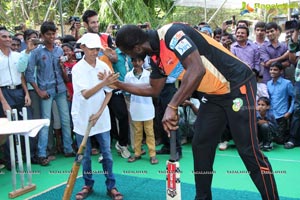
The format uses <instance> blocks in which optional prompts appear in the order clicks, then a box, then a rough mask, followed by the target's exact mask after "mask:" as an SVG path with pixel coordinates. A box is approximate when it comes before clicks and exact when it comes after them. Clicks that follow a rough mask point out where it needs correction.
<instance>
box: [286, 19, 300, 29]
mask: <svg viewBox="0 0 300 200" xmlns="http://www.w3.org/2000/svg"><path fill="white" fill-rule="evenodd" d="M292 29H294V30H299V29H300V21H299V20H291V21H286V22H285V30H292Z"/></svg>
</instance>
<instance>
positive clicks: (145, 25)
mask: <svg viewBox="0 0 300 200" xmlns="http://www.w3.org/2000/svg"><path fill="white" fill-rule="evenodd" d="M139 27H140V28H148V24H142V25H139Z"/></svg>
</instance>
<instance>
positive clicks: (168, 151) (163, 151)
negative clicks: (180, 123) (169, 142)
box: [156, 146, 170, 154]
mask: <svg viewBox="0 0 300 200" xmlns="http://www.w3.org/2000/svg"><path fill="white" fill-rule="evenodd" d="M156 154H170V149H169V148H167V147H165V146H163V147H162V148H161V149H160V150H157V151H156Z"/></svg>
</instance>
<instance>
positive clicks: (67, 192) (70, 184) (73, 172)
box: [62, 122, 92, 200]
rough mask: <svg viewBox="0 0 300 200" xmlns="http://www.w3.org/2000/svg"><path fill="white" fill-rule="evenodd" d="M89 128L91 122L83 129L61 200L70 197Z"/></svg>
mask: <svg viewBox="0 0 300 200" xmlns="http://www.w3.org/2000/svg"><path fill="white" fill-rule="evenodd" d="M91 129H92V123H91V122H89V124H88V127H87V129H86V131H85V134H84V137H83V139H82V142H81V144H80V147H79V149H78V151H77V155H76V158H75V161H74V163H73V167H72V170H71V174H70V175H69V178H68V182H67V184H66V188H65V191H64V196H63V198H62V199H63V200H70V198H71V195H72V192H73V188H74V184H75V182H76V178H77V175H78V171H79V168H80V164H81V161H82V159H83V154H84V150H85V147H86V142H87V140H88V138H89V134H90V131H91Z"/></svg>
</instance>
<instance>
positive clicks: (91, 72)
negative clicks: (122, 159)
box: [71, 33, 123, 200]
mask: <svg viewBox="0 0 300 200" xmlns="http://www.w3.org/2000/svg"><path fill="white" fill-rule="evenodd" d="M78 43H80V44H81V45H80V47H81V48H82V50H83V51H84V55H85V56H84V57H83V59H81V60H80V61H79V62H78V63H77V64H76V65H75V66H74V67H73V69H72V78H73V88H74V95H73V102H72V112H71V113H72V118H73V124H74V132H75V133H76V140H77V145H78V146H80V144H81V142H82V140H83V137H84V134H85V131H86V128H87V126H88V123H89V122H90V123H92V125H93V127H92V129H91V131H90V133H89V136H95V138H96V140H97V142H98V143H99V144H100V149H101V153H102V155H103V161H102V168H103V174H104V175H105V177H106V181H105V184H106V189H107V195H109V196H110V197H111V198H112V199H123V195H122V194H121V193H120V192H118V190H117V188H116V186H115V184H116V180H115V176H114V174H113V159H112V154H111V148H110V142H111V139H110V129H111V124H110V115H109V110H108V107H107V104H108V102H109V100H110V98H111V95H112V93H111V91H112V89H111V88H108V87H107V86H108V85H109V84H111V83H112V82H113V81H115V80H116V79H117V78H118V74H112V73H108V75H105V77H104V79H103V80H102V81H101V80H99V79H98V77H97V74H98V73H99V72H102V73H104V74H106V72H110V71H111V70H110V69H109V67H108V66H107V65H106V64H105V63H104V62H102V61H100V60H99V59H98V58H97V57H98V53H99V50H100V48H101V47H102V46H101V42H100V40H99V35H98V34H95V33H86V34H84V35H83V36H82V37H81V38H80V39H79V40H78ZM90 154H91V140H90V137H89V138H88V140H87V143H86V149H85V152H84V156H83V159H82V169H83V179H84V183H85V184H84V186H83V188H82V190H81V191H80V192H78V193H77V194H76V199H78V200H79V199H85V198H86V197H87V196H88V195H89V194H90V193H91V192H92V191H93V186H94V182H95V180H93V178H92V176H93V171H92V165H91V155H90Z"/></svg>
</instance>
